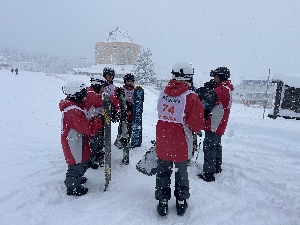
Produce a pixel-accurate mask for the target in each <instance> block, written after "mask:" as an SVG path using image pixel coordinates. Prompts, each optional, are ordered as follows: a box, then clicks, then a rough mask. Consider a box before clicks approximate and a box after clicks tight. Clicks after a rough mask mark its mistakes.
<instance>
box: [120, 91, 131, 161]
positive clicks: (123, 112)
mask: <svg viewBox="0 0 300 225" xmlns="http://www.w3.org/2000/svg"><path fill="white" fill-rule="evenodd" d="M121 92H122V93H121V95H120V123H121V131H122V132H121V135H120V142H121V144H122V148H123V160H122V162H123V164H125V165H128V164H129V146H128V145H129V133H128V128H127V124H128V121H127V104H126V100H125V93H124V91H123V89H122V90H121Z"/></svg>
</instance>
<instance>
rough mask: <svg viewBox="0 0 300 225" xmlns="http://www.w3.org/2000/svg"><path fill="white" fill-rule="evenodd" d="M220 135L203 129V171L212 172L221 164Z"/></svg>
mask: <svg viewBox="0 0 300 225" xmlns="http://www.w3.org/2000/svg"><path fill="white" fill-rule="evenodd" d="M221 137H222V136H221V135H218V134H216V133H214V132H208V131H205V138H204V141H203V153H204V164H203V172H205V173H214V172H216V169H220V168H221V165H222V144H221Z"/></svg>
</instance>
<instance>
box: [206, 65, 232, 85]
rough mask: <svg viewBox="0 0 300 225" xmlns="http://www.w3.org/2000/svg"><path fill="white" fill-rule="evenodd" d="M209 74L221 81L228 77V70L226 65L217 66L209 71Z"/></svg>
mask: <svg viewBox="0 0 300 225" xmlns="http://www.w3.org/2000/svg"><path fill="white" fill-rule="evenodd" d="M210 76H211V77H214V76H218V77H219V78H220V81H221V82H222V81H224V80H227V79H228V78H229V77H230V70H229V69H228V68H227V67H218V68H217V69H215V70H211V71H210Z"/></svg>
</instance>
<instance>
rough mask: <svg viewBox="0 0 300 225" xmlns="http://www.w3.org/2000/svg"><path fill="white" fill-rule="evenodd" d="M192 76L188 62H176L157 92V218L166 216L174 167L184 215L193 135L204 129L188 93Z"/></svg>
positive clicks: (193, 98) (178, 205)
mask: <svg viewBox="0 0 300 225" xmlns="http://www.w3.org/2000/svg"><path fill="white" fill-rule="evenodd" d="M193 76H194V68H193V66H192V64H191V63H189V62H180V63H176V64H175V65H174V66H173V68H172V79H171V80H170V81H169V83H168V85H167V86H166V87H165V89H164V91H162V92H161V93H160V96H159V98H158V102H157V112H158V122H157V124H156V152H157V157H158V162H157V173H156V187H155V188H156V190H155V198H156V199H157V200H159V203H158V205H157V212H158V214H159V215H160V216H166V215H167V214H168V200H170V198H171V188H170V184H171V174H172V171H173V164H175V190H174V196H175V197H176V209H177V214H178V215H181V216H182V215H184V213H185V211H186V208H187V201H186V200H187V199H188V198H189V197H190V192H189V178H188V172H187V166H188V160H189V159H191V158H192V152H193V132H196V133H198V132H200V130H202V129H203V128H204V109H203V105H202V103H201V101H200V99H199V98H198V96H197V95H196V93H195V92H194V91H192V90H190V89H191V87H190V86H191V84H192V82H193Z"/></svg>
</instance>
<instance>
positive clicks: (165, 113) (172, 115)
mask: <svg viewBox="0 0 300 225" xmlns="http://www.w3.org/2000/svg"><path fill="white" fill-rule="evenodd" d="M190 93H193V91H191V90H188V91H185V92H184V93H182V94H181V95H179V96H176V97H172V96H168V95H167V94H166V93H165V92H164V91H162V92H160V96H159V98H158V102H157V112H158V119H159V120H162V121H167V122H172V123H183V117H184V109H185V103H186V96H187V95H188V94H190Z"/></svg>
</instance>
